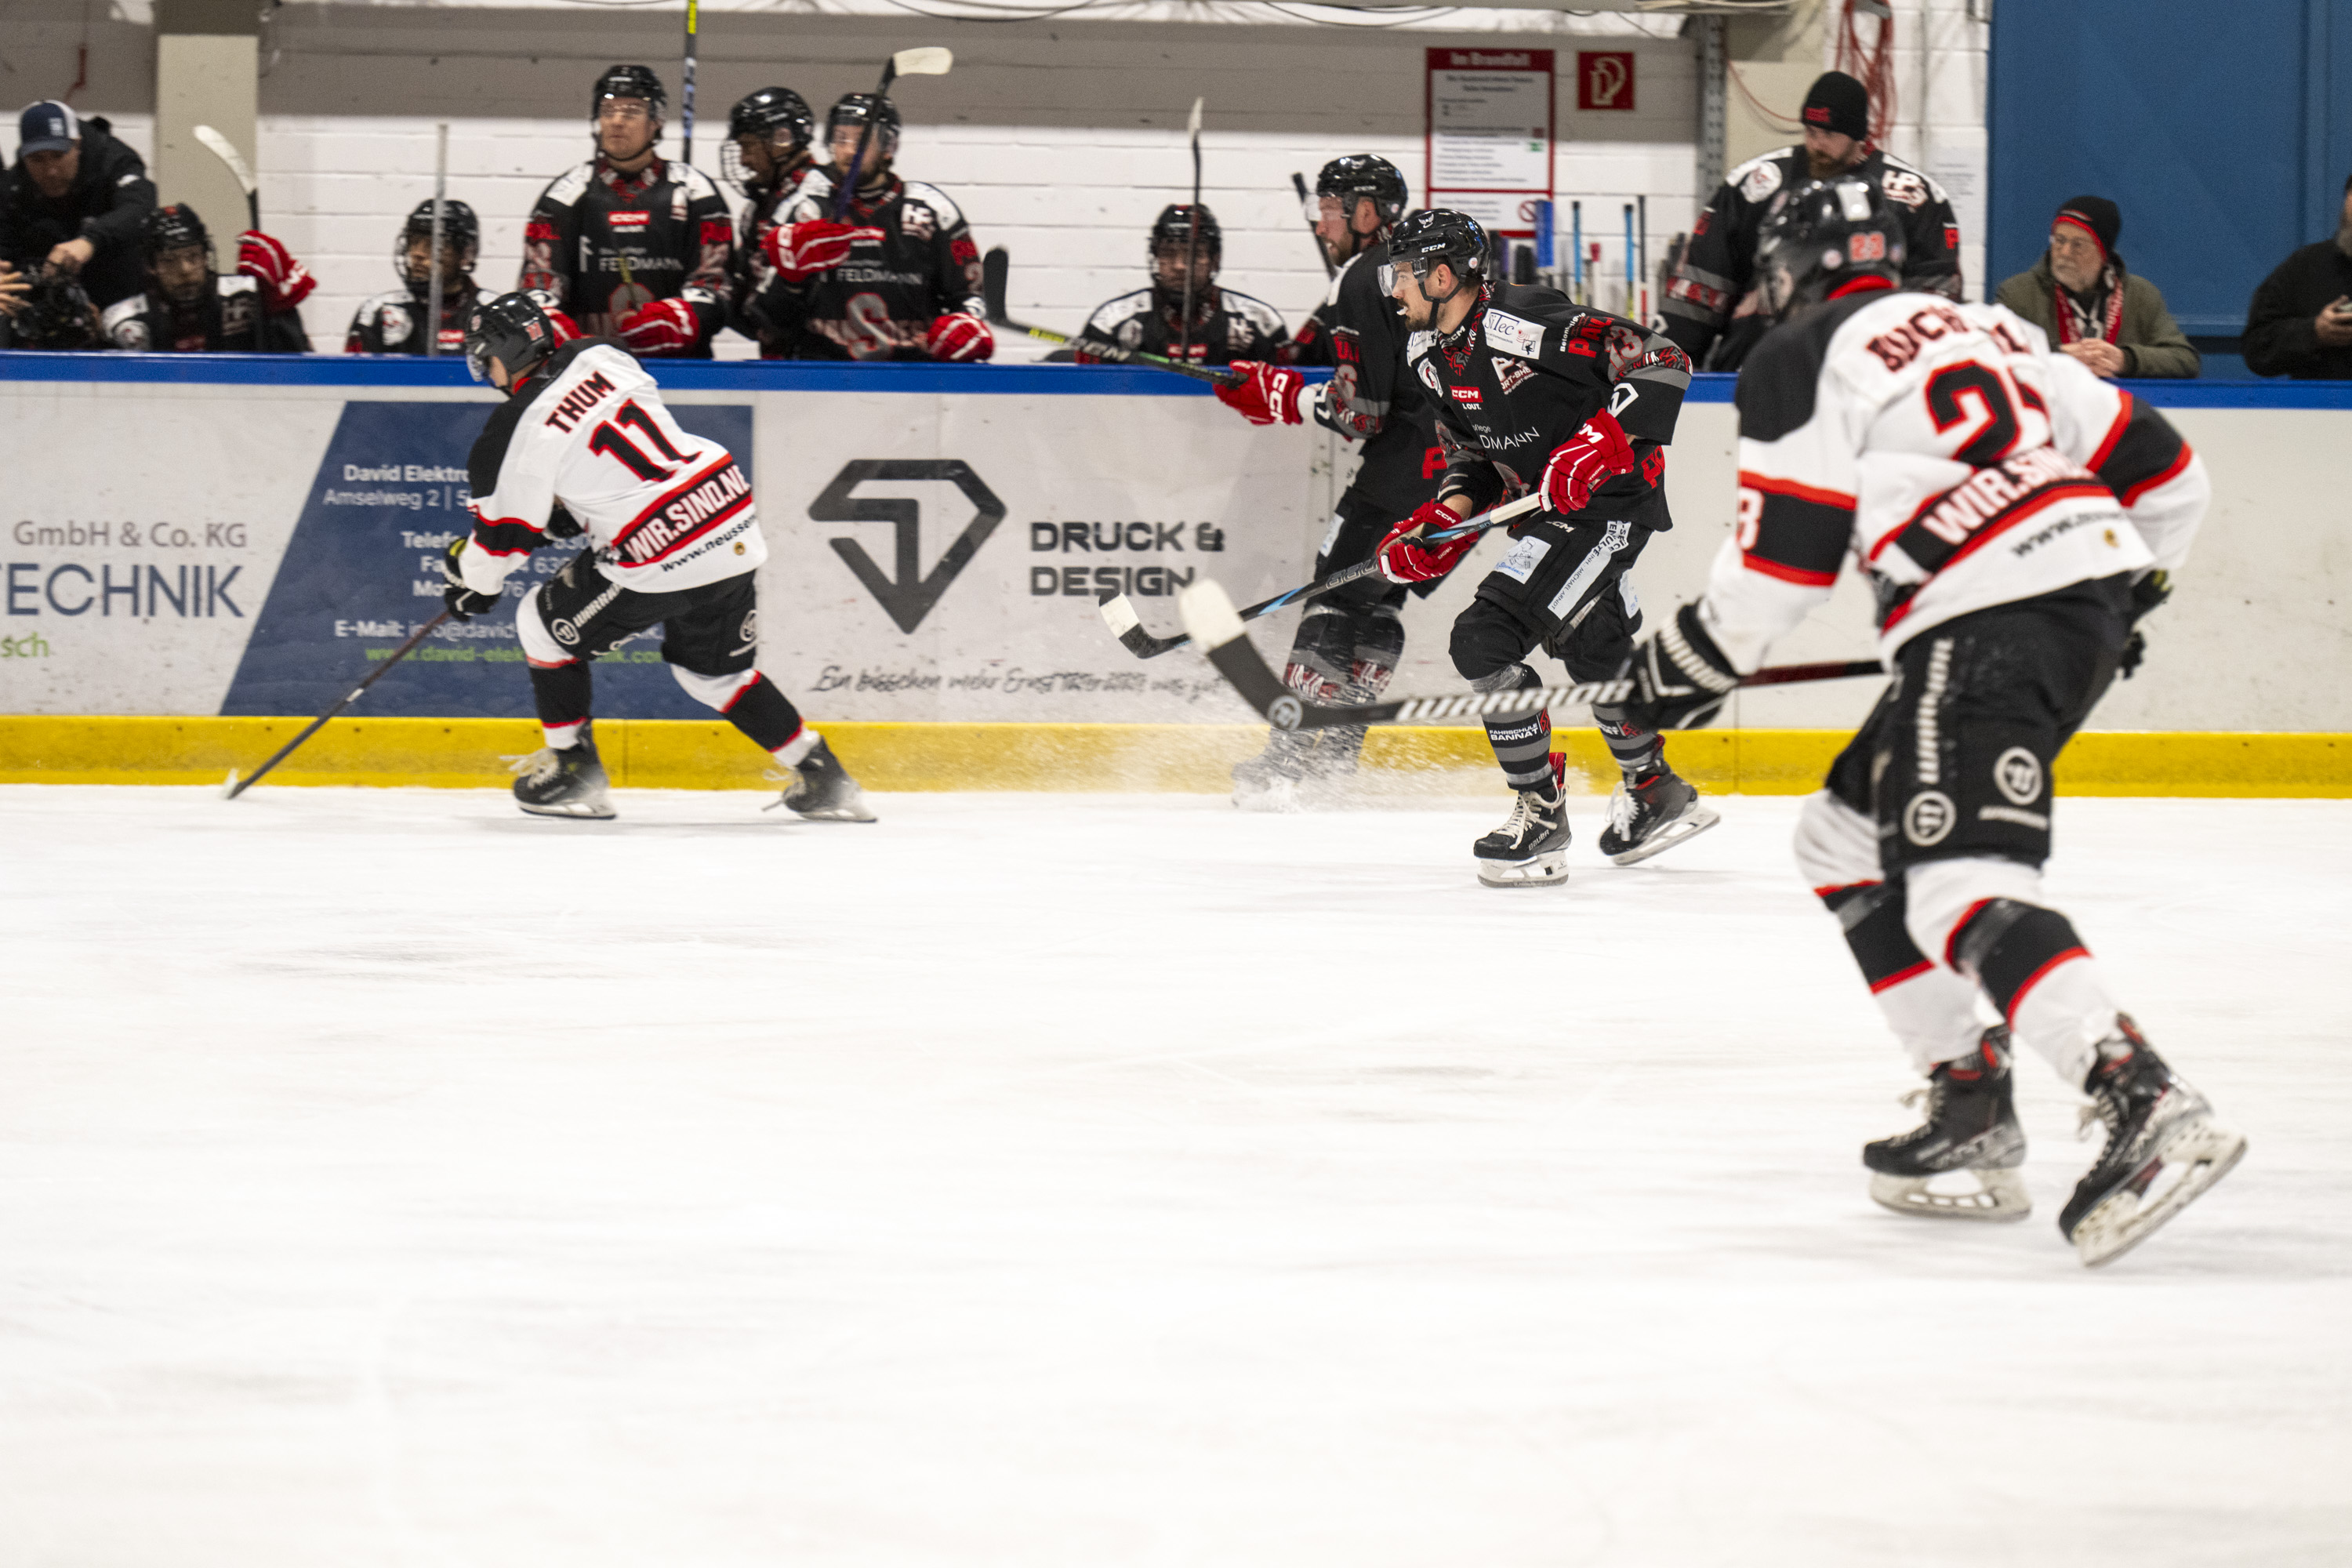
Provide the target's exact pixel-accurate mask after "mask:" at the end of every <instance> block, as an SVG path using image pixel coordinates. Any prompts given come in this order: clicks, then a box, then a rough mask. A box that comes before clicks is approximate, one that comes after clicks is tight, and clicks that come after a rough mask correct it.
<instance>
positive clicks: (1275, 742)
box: [1234, 730, 1314, 812]
mask: <svg viewBox="0 0 2352 1568" xmlns="http://www.w3.org/2000/svg"><path fill="white" fill-rule="evenodd" d="M1313 746H1314V736H1313V735H1312V734H1311V733H1310V734H1304V735H1302V734H1300V733H1299V732H1298V731H1295V730H1276V731H1272V732H1270V733H1269V734H1268V735H1267V736H1266V738H1265V751H1263V752H1259V753H1258V754H1257V755H1256V756H1255V757H1251V758H1249V759H1247V760H1246V761H1244V762H1240V763H1234V805H1236V806H1238V807H1239V808H1240V809H1242V810H1244V811H1277V812H1279V811H1297V809H1298V805H1299V801H1298V784H1299V781H1300V779H1302V778H1303V777H1304V776H1305V775H1306V773H1307V753H1308V752H1310V751H1311V750H1312V749H1313Z"/></svg>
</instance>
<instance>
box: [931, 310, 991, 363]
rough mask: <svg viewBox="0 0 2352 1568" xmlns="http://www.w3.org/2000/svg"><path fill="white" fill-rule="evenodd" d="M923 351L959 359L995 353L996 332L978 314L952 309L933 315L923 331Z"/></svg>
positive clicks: (984, 357) (964, 359) (984, 356)
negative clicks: (939, 314) (926, 328)
mask: <svg viewBox="0 0 2352 1568" xmlns="http://www.w3.org/2000/svg"><path fill="white" fill-rule="evenodd" d="M923 352H924V353H927V354H929V355H930V356H931V357H932V358H933V359H936V360H949V361H953V362H956V363H967V362H971V361H975V360H984V359H990V358H992V357H994V355H995V353H996V334H995V333H994V332H992V331H989V330H988V323H987V322H986V321H982V320H981V319H980V318H979V317H978V316H968V315H965V314H964V313H963V312H962V311H961V310H954V311H950V312H949V313H948V314H947V315H944V316H936V317H933V318H932V320H931V330H930V331H928V332H925V333H924V334H923Z"/></svg>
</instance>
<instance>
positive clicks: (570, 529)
mask: <svg viewBox="0 0 2352 1568" xmlns="http://www.w3.org/2000/svg"><path fill="white" fill-rule="evenodd" d="M585 532H587V530H586V529H584V528H583V527H581V526H580V520H579V519H578V518H576V517H574V516H572V514H571V513H570V512H568V511H566V510H564V509H563V508H562V506H558V507H556V509H555V510H552V511H551V512H549V513H548V514H547V537H548V538H550V539H577V538H579V537H580V536H581V535H582V534H583V533H585Z"/></svg>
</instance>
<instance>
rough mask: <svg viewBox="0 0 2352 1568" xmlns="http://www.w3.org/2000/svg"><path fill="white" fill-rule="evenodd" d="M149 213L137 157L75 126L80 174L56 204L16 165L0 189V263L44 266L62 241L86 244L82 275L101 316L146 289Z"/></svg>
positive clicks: (88, 124) (91, 127) (151, 197)
mask: <svg viewBox="0 0 2352 1568" xmlns="http://www.w3.org/2000/svg"><path fill="white" fill-rule="evenodd" d="M154 210H155V183H154V182H153V181H152V180H150V179H149V178H148V177H147V165H146V163H144V162H142V160H141V159H140V156H139V154H138V153H133V152H132V151H131V149H130V148H128V147H126V146H124V145H123V144H122V143H121V142H117V141H116V140H115V139H114V138H113V137H111V136H110V135H108V134H107V133H106V132H104V131H102V130H100V129H99V128H98V126H97V125H96V124H95V123H94V122H92V121H83V122H82V130H81V172H80V173H79V174H77V175H75V176H74V183H73V185H72V188H71V189H69V190H68V191H67V192H66V194H65V196H64V197H63V199H61V200H58V201H51V200H50V199H49V198H48V197H47V196H45V195H41V193H40V189H39V187H38V186H37V185H35V184H33V177H32V175H31V174H27V173H26V170H25V161H24V159H22V158H21V157H20V158H18V159H17V160H16V167H14V168H12V169H10V170H9V171H8V178H7V183H6V184H5V186H0V257H5V258H7V259H8V260H9V261H12V262H14V263H15V264H16V266H17V267H19V268H24V267H26V266H28V265H30V264H32V263H36V262H41V261H46V260H47V259H48V255H49V252H50V251H52V250H54V249H56V248H57V247H58V246H60V245H62V244H64V243H65V242H66V241H67V240H68V239H87V240H89V242H90V244H91V245H93V246H94V247H97V253H96V254H95V255H93V256H92V257H91V258H89V264H88V265H87V266H85V267H84V268H82V269H81V286H82V289H83V290H84V291H85V292H87V293H88V294H89V302H90V303H91V304H93V305H95V306H97V307H98V308H99V309H100V310H105V309H106V308H107V307H108V306H109V305H111V304H113V303H114V302H115V301H116V300H121V299H123V298H126V297H127V296H129V295H132V294H136V293H138V292H139V291H140V289H143V288H145V287H146V285H147V258H146V254H145V252H144V250H143V249H142V247H141V243H140V235H141V231H142V229H143V228H144V227H145V226H146V223H147V215H148V214H149V213H151V212H153V211H154Z"/></svg>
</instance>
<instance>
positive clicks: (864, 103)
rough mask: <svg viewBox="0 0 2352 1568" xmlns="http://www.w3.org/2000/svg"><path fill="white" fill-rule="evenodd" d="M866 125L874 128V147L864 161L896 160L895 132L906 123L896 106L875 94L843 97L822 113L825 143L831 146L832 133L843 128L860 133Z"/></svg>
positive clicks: (853, 94)
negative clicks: (829, 143) (889, 158)
mask: <svg viewBox="0 0 2352 1568" xmlns="http://www.w3.org/2000/svg"><path fill="white" fill-rule="evenodd" d="M868 122H871V123H872V125H873V127H874V145H873V147H872V149H871V150H870V151H869V152H867V153H866V157H867V158H869V159H871V158H874V157H877V156H879V157H884V158H888V157H893V156H895V155H896V154H897V153H898V131H899V128H900V127H901V126H902V125H904V124H905V123H906V121H903V120H901V119H900V118H899V116H898V105H897V104H895V103H893V102H891V101H890V100H888V99H887V98H883V97H880V96H878V95H877V94H875V93H870V92H845V93H843V94H842V95H841V97H840V99H839V100H837V101H836V102H835V104H834V106H833V108H832V109H830V110H827V111H826V113H825V117H824V139H825V141H826V142H832V140H833V133H834V132H836V131H838V130H840V129H841V128H842V127H843V126H845V125H855V126H857V127H859V128H860V129H861V130H862V129H863V128H864V127H865V126H866V124H867V123H868Z"/></svg>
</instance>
